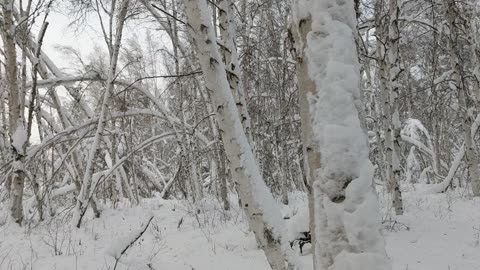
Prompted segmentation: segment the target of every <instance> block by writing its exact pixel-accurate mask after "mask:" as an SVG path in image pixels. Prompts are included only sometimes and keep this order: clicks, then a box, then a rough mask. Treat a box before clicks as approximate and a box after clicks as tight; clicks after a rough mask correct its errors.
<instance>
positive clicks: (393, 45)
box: [385, 0, 403, 215]
mask: <svg viewBox="0 0 480 270" xmlns="http://www.w3.org/2000/svg"><path fill="white" fill-rule="evenodd" d="M389 8H390V10H389V15H390V16H389V17H390V22H389V27H388V45H389V51H388V60H389V88H390V93H389V94H390V98H389V100H390V102H389V103H388V104H387V103H385V107H386V108H388V110H389V113H391V115H390V117H391V119H389V122H390V123H389V124H390V127H389V128H388V130H386V131H385V132H392V135H393V136H392V135H389V137H390V140H391V142H389V143H390V144H389V146H388V148H387V151H389V152H390V155H391V156H392V159H391V160H390V163H389V164H388V165H389V166H390V167H391V168H390V170H392V174H391V175H389V177H392V178H391V179H389V180H390V181H391V192H392V200H393V208H394V209H395V214H396V215H403V200H402V192H401V191H400V176H401V175H400V174H401V169H400V156H399V155H400V152H401V148H400V140H401V138H400V130H401V128H402V125H401V122H400V112H399V109H398V107H399V104H398V103H399V100H398V95H399V87H400V83H399V81H398V80H399V77H400V75H401V73H402V71H403V69H402V67H401V63H400V56H399V48H398V45H399V40H400V30H399V28H398V17H399V15H400V7H399V6H398V0H390V6H389ZM389 107H391V108H393V113H392V110H391V108H389ZM390 147H391V149H389V148H390Z"/></svg>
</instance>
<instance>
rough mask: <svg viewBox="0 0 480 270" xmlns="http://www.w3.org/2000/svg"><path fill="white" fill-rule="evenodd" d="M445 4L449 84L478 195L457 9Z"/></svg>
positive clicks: (452, 1) (479, 187)
mask: <svg viewBox="0 0 480 270" xmlns="http://www.w3.org/2000/svg"><path fill="white" fill-rule="evenodd" d="M444 4H445V17H446V19H447V22H448V29H449V36H448V49H449V52H450V68H451V69H452V74H451V78H452V80H453V84H452V83H451V84H450V88H454V89H452V90H456V91H457V93H458V102H459V105H460V109H461V111H462V114H461V116H462V129H463V135H464V143H465V158H466V161H467V166H468V174H469V176H470V179H471V181H472V192H473V195H474V196H480V171H479V168H478V160H477V158H476V155H475V144H474V143H473V136H472V133H471V126H472V119H473V115H472V109H470V106H469V105H470V104H469V97H468V96H467V94H466V89H465V85H464V81H463V78H462V67H461V63H460V59H459V55H458V54H459V52H460V49H459V48H458V47H457V42H458V39H459V33H458V31H460V29H458V27H459V26H458V25H457V20H456V16H457V14H456V13H457V12H458V11H459V10H458V8H457V6H456V4H455V0H446V1H445V2H444Z"/></svg>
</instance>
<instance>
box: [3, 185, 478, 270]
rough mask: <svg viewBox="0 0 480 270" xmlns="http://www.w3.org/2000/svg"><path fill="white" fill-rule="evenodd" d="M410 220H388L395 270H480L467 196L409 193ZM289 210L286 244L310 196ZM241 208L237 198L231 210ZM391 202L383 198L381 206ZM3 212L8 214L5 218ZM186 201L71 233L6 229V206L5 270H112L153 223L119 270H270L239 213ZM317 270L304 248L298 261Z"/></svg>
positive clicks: (154, 205) (155, 203) (48, 225)
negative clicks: (237, 205) (128, 246)
mask: <svg viewBox="0 0 480 270" xmlns="http://www.w3.org/2000/svg"><path fill="white" fill-rule="evenodd" d="M404 188H405V189H406V190H408V192H405V193H404V202H405V210H406V213H405V215H404V216H402V217H397V218H396V219H393V218H390V217H389V215H387V214H385V213H386V212H388V211H387V210H386V208H384V211H383V212H384V214H383V217H384V230H383V232H384V235H385V238H386V244H387V253H388V256H389V257H390V258H391V260H392V263H393V265H394V267H393V269H394V270H479V269H480V200H479V198H476V199H471V198H468V196H465V195H463V194H462V193H461V192H449V193H446V194H427V193H426V192H425V189H422V188H421V186H417V187H416V188H414V187H412V186H409V187H404ZM290 199H291V204H290V205H289V206H286V207H284V208H283V214H284V215H285V216H290V217H291V218H290V219H288V220H286V221H287V223H288V224H287V225H288V228H289V233H288V237H289V238H292V237H293V236H294V235H295V233H296V232H300V231H303V230H304V229H305V228H306V227H307V219H308V217H307V213H308V210H307V209H306V202H305V196H304V195H302V194H300V193H296V194H292V195H291V196H290ZM234 201H236V200H235V198H232V202H234ZM381 201H385V198H381ZM1 209H3V210H1ZM193 209H194V208H193V206H192V205H191V204H189V203H187V202H184V201H165V200H161V199H148V200H144V201H142V203H141V205H140V206H136V207H130V206H128V205H127V204H125V205H119V206H118V207H117V209H115V210H112V209H105V210H104V211H103V214H102V216H101V218H99V219H93V218H90V217H89V218H87V219H86V220H85V222H84V224H83V227H82V228H81V229H73V228H72V227H71V225H70V222H69V217H70V214H69V212H71V211H70V210H68V209H66V210H65V211H63V212H62V213H59V214H58V215H57V216H56V217H55V218H51V219H49V220H47V221H44V222H42V223H40V224H38V223H37V225H35V226H30V228H28V226H25V227H22V228H20V227H18V226H16V225H15V224H12V223H11V222H8V221H5V219H6V211H5V207H2V206H1V205H0V269H1V270H22V269H31V270H77V269H78V270H97V269H98V270H107V269H114V265H115V262H116V259H115V258H118V257H119V254H121V251H122V250H123V249H124V248H125V247H126V246H127V245H128V243H129V242H130V240H131V239H133V238H134V237H135V236H136V235H138V233H139V231H140V230H141V229H142V228H144V227H145V225H146V224H147V222H148V220H149V219H150V217H152V216H153V219H152V221H151V223H150V224H149V227H148V228H147V230H146V231H145V233H144V234H143V236H142V237H141V238H140V239H139V240H138V241H137V242H136V243H135V244H134V245H133V246H131V247H130V248H129V249H128V250H127V252H126V253H125V254H124V255H122V256H121V258H120V260H118V265H117V268H116V269H118V270H121V269H122V270H126V269H129V270H140V269H149V270H245V269H248V270H266V269H269V267H268V265H267V262H266V260H265V257H264V255H263V253H262V252H261V251H259V250H258V249H257V247H256V243H255V240H254V237H253V235H252V234H251V233H248V230H247V225H246V223H245V219H244V217H243V214H242V213H241V211H239V209H238V207H233V210H230V211H228V212H225V211H223V210H221V207H220V204H219V203H218V202H217V201H215V200H213V199H212V200H205V201H204V202H203V203H202V204H201V205H200V207H199V209H200V211H199V213H198V212H197V211H193ZM295 252H296V253H297V254H298V255H299V256H300V257H301V259H302V261H303V262H304V263H305V266H306V267H305V269H311V254H309V247H308V246H306V247H305V249H304V254H302V255H300V253H299V251H298V247H295Z"/></svg>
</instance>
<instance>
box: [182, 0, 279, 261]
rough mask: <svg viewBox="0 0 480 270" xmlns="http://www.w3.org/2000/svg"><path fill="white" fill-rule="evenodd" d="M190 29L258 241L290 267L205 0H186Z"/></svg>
mask: <svg viewBox="0 0 480 270" xmlns="http://www.w3.org/2000/svg"><path fill="white" fill-rule="evenodd" d="M184 4H185V7H186V15H187V19H188V22H189V33H190V35H191V36H192V38H193V40H194V43H195V48H196V51H197V54H198V59H199V62H200V66H201V68H202V71H203V75H204V78H205V84H206V87H207V89H210V90H211V91H212V97H213V101H214V105H215V108H216V118H217V122H218V125H219V127H220V133H221V136H222V140H223V143H224V146H225V152H226V155H227V158H228V160H229V161H230V168H231V172H232V175H233V178H234V180H235V183H236V185H238V190H239V197H240V198H241V202H242V208H244V210H245V212H246V214H247V218H248V221H249V224H250V228H251V229H252V230H253V232H254V234H255V237H256V239H257V242H258V244H259V245H260V247H261V248H262V249H263V251H264V252H265V255H266V257H267V260H268V262H269V264H270V266H271V267H272V269H275V270H276V269H286V268H285V262H284V259H285V258H284V255H283V252H282V238H281V237H282V229H281V227H280V228H279V226H281V224H282V219H281V216H280V213H279V212H278V209H276V207H275V201H274V200H273V197H271V194H270V193H269V192H268V190H267V187H266V186H265V184H264V182H263V179H262V177H261V175H260V171H259V168H258V165H257V164H256V162H255V158H254V155H253V152H252V148H251V147H250V145H249V143H248V139H247V136H246V134H245V132H244V130H243V127H242V123H241V121H240V117H239V112H238V110H237V107H236V105H235V101H234V98H233V95H232V93H231V91H230V90H229V89H230V85H229V83H228V79H227V73H226V71H225V65H224V64H223V62H222V59H221V56H220V52H219V49H218V46H217V43H216V39H215V35H214V30H213V26H212V23H211V20H210V18H211V15H210V14H209V11H208V8H207V3H206V1H204V0H200V1H196V0H186V1H185V2H184Z"/></svg>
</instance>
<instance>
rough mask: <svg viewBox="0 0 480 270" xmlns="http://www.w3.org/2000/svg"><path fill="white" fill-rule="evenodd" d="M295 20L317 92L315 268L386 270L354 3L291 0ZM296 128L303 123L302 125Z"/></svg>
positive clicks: (313, 101) (312, 96)
mask: <svg viewBox="0 0 480 270" xmlns="http://www.w3.org/2000/svg"><path fill="white" fill-rule="evenodd" d="M293 10H294V22H293V23H294V24H296V25H297V26H301V25H302V24H303V23H305V22H306V20H307V19H308V18H311V22H312V24H311V26H312V27H311V31H309V32H308V33H307V34H306V44H305V50H304V53H305V57H304V58H303V61H307V69H308V70H307V71H308V73H307V74H308V76H309V78H310V80H312V81H314V83H315V88H316V91H315V92H313V93H309V94H308V95H307V97H306V99H307V101H308V104H309V107H310V108H309V115H308V116H309V118H308V119H306V120H305V121H306V122H309V123H310V124H311V125H312V131H313V139H314V141H315V143H317V144H318V147H319V148H317V149H319V151H320V154H321V160H320V161H321V167H320V168H318V169H315V170H314V176H313V177H314V182H313V192H314V211H315V217H314V219H315V220H314V221H315V238H316V243H315V260H316V261H315V266H314V267H315V269H325V270H326V269H335V270H346V269H349V270H353V269H358V270H364V269H370V270H372V269H378V270H385V269H390V268H391V266H390V264H389V262H388V259H387V256H386V254H385V248H384V241H383V238H382V236H381V234H380V217H379V205H378V201H377V198H376V195H375V192H374V190H373V185H372V178H373V166H372V164H371V162H370V161H369V160H368V152H369V147H368V143H367V137H366V134H365V131H364V130H363V129H362V125H361V122H360V113H359V112H358V108H359V106H358V105H360V104H361V99H360V89H359V84H360V77H359V65H358V57H357V52H356V48H355V38H354V33H355V31H356V18H355V12H354V3H353V1H343V0H316V1H311V0H310V1H309V0H297V1H295V2H294V6H293ZM302 128H303V127H302Z"/></svg>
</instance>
